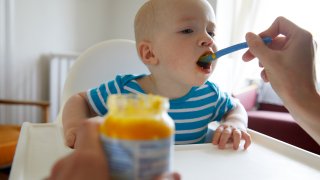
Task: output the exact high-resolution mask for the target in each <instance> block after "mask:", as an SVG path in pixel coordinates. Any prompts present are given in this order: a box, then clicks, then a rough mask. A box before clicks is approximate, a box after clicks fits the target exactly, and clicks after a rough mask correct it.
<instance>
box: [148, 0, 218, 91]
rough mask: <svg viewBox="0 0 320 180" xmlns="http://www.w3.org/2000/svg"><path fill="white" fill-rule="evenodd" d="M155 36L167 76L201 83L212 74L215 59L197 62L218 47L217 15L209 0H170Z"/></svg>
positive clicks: (157, 51) (162, 67)
mask: <svg viewBox="0 0 320 180" xmlns="http://www.w3.org/2000/svg"><path fill="white" fill-rule="evenodd" d="M154 35H155V38H154V41H153V46H154V53H155V57H156V58H158V59H159V65H158V68H161V72H163V74H162V75H163V76H164V77H167V78H171V79H174V80H175V81H177V82H178V83H182V84H186V85H191V86H199V85H202V84H203V83H204V82H205V81H206V80H207V79H208V78H209V76H210V75H211V74H212V72H213V69H214V67H215V63H216V61H215V62H214V63H213V64H208V65H206V66H200V65H198V64H197V61H198V59H199V58H200V56H202V55H204V54H206V53H209V52H215V51H216V49H217V47H216V44H215V41H214V35H215V15H214V12H213V9H212V7H211V6H210V4H209V3H208V2H207V1H205V0H167V3H166V8H165V9H164V10H163V11H162V13H161V15H160V17H158V22H157V28H156V30H155V34H154Z"/></svg>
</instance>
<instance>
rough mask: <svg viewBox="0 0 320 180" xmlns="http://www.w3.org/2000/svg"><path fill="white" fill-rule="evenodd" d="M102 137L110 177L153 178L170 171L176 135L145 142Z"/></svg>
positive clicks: (142, 179)
mask: <svg viewBox="0 0 320 180" xmlns="http://www.w3.org/2000/svg"><path fill="white" fill-rule="evenodd" d="M101 137H102V138H101V139H102V142H103V148H104V151H105V153H106V155H107V158H108V162H109V171H110V175H111V179H139V180H140V179H141V180H144V179H154V178H155V177H157V176H159V175H161V174H162V173H164V172H169V171H171V165H172V162H171V159H172V153H173V136H171V137H170V138H166V139H160V140H145V141H141V140H119V139H113V138H109V137H106V136H103V135H102V136H101Z"/></svg>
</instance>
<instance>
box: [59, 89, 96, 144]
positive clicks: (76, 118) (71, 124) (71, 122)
mask: <svg viewBox="0 0 320 180" xmlns="http://www.w3.org/2000/svg"><path fill="white" fill-rule="evenodd" d="M94 116H97V114H96V113H95V112H94V111H93V109H92V108H91V106H90V105H89V102H88V97H87V94H86V92H81V93H78V94H76V95H73V96H71V97H70V98H69V99H68V101H67V102H66V104H65V106H64V108H63V112H62V124H63V129H64V136H65V140H66V144H67V146H69V147H72V148H73V147H75V146H76V133H77V129H78V127H79V126H80V124H81V123H82V122H83V121H84V120H87V119H89V118H91V117H94Z"/></svg>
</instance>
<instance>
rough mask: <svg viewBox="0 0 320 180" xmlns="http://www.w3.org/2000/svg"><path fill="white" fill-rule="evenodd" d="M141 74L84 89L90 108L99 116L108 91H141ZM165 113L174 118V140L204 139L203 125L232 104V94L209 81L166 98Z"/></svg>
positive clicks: (178, 142) (104, 106) (104, 105)
mask: <svg viewBox="0 0 320 180" xmlns="http://www.w3.org/2000/svg"><path fill="white" fill-rule="evenodd" d="M143 76H144V75H139V76H134V75H124V76H116V78H115V80H112V81H110V82H107V83H104V84H101V85H100V86H99V87H97V88H93V89H90V90H88V92H87V95H88V99H89V102H90V104H91V106H92V108H93V109H94V110H95V112H96V113H97V114H99V115H100V116H104V115H105V114H106V113H107V112H108V109H107V105H106V102H107V99H108V95H110V94H129V93H135V94H137V93H141V94H145V92H144V91H143V90H142V88H141V87H140V85H139V84H138V82H137V81H136V79H138V78H141V77H143ZM169 103H170V109H169V110H168V114H169V116H171V118H172V119H173V120H174V122H175V128H176V132H175V142H176V144H194V143H204V141H205V137H206V133H207V129H208V128H207V125H208V123H209V122H211V121H221V119H222V117H223V116H224V115H225V113H227V112H228V111H230V110H231V109H233V108H234V103H233V101H232V98H231V97H230V96H229V95H228V94H226V93H224V92H221V91H220V90H219V88H218V87H217V86H216V85H215V84H214V83H211V82H208V81H207V82H206V83H205V84H204V85H202V86H199V87H193V88H192V89H191V90H190V91H189V93H188V94H186V95H185V96H183V97H181V98H177V99H170V100H169Z"/></svg>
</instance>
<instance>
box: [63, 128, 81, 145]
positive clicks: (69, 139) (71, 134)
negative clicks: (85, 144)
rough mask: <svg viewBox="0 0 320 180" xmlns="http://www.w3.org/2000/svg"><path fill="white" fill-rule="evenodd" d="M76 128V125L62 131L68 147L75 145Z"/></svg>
mask: <svg viewBox="0 0 320 180" xmlns="http://www.w3.org/2000/svg"><path fill="white" fill-rule="evenodd" d="M77 129H78V128H76V127H74V128H70V129H68V130H66V131H65V132H64V137H65V143H66V145H67V146H69V147H70V148H74V147H75V142H76V137H77Z"/></svg>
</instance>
